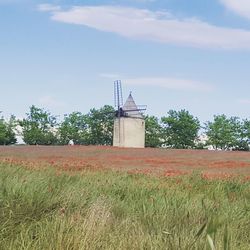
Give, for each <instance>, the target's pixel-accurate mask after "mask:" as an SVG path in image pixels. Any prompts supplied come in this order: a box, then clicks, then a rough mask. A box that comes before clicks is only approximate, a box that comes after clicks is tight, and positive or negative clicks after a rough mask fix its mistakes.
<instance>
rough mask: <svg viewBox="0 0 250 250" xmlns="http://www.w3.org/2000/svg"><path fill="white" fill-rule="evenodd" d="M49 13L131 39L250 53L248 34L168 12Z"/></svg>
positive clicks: (92, 9) (78, 9) (88, 9)
mask: <svg viewBox="0 0 250 250" xmlns="http://www.w3.org/2000/svg"><path fill="white" fill-rule="evenodd" d="M43 9H44V10H45V9H46V8H43ZM47 11H49V12H51V19H52V20H54V21H58V22H64V23H70V24H77V25H84V26H87V27H91V28H94V29H96V30H100V31H104V32H112V33H115V34H118V35H121V36H124V37H127V38H131V39H140V40H150V41H155V42H161V43H169V44H177V45H181V46H189V47H199V48H216V49H250V31H249V30H244V29H233V28H225V27H219V26H216V25H212V24H209V23H206V22H203V21H201V20H198V19H196V18H190V19H178V18H177V17H175V16H173V15H172V14H171V13H169V12H162V11H150V10H146V9H137V8H128V7H114V6H75V7H72V8H70V9H69V10H59V9H58V10H56V11H55V10H49V8H47Z"/></svg>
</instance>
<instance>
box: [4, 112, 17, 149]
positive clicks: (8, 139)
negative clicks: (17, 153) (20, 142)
mask: <svg viewBox="0 0 250 250" xmlns="http://www.w3.org/2000/svg"><path fill="white" fill-rule="evenodd" d="M15 127H16V119H15V117H14V116H11V117H10V119H9V121H5V120H4V118H3V117H2V118H0V145H10V144H15V143H16V141H17V140H16V135H15Z"/></svg>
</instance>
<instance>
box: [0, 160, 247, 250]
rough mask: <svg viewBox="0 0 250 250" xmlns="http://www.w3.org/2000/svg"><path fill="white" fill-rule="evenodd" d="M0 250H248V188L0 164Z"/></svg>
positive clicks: (195, 180)
mask: <svg viewBox="0 0 250 250" xmlns="http://www.w3.org/2000/svg"><path fill="white" fill-rule="evenodd" d="M0 222H1V223H0V249H18V250H19V249H46V250H47V249H58V250H59V249H60V250H61V249H197V250H201V249H213V248H214V247H215V249H223V250H226V249H233V250H234V249H237V250H238V249H249V246H250V183H249V182H243V181H241V180H240V179H238V180H237V179H232V180H230V181H223V180H214V181H208V180H203V179H201V178H200V175H199V174H194V175H192V176H184V177H183V176H182V177H175V178H169V177H168V178H157V177H147V176H144V175H132V174H125V173H117V172H111V171H109V172H102V171H100V172H90V171H86V172H78V173H75V174H69V173H61V174H59V175H58V173H56V172H55V171H54V170H52V169H45V170H39V171H38V170H28V169H25V168H23V167H18V166H15V165H6V164H0Z"/></svg>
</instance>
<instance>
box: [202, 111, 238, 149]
mask: <svg viewBox="0 0 250 250" xmlns="http://www.w3.org/2000/svg"><path fill="white" fill-rule="evenodd" d="M242 129H243V127H242V123H241V121H240V120H239V118H238V117H230V118H227V116H226V115H224V114H223V115H215V116H214V121H212V122H207V123H206V127H205V130H206V135H207V136H208V142H207V144H209V145H212V146H213V147H214V148H216V149H223V150H227V149H230V148H240V147H242V146H243V141H242V137H243V130H242Z"/></svg>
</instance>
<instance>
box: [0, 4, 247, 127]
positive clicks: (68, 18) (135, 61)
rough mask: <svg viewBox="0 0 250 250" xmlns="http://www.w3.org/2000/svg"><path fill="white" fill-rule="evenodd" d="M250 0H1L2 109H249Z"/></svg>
mask: <svg viewBox="0 0 250 250" xmlns="http://www.w3.org/2000/svg"><path fill="white" fill-rule="evenodd" d="M249 66H250V1H249V0H202V1H200V0H188V1H187V0H164V1H163V0H124V1H119V0H118V1H114V0H102V1H99V0H92V1H88V0H71V1H69V0H54V1H53V0H51V1H40V0H36V1H35V0H0V91H1V92H0V111H3V115H4V116H6V117H7V116H9V115H10V114H14V115H16V116H17V117H19V118H20V117H24V116H25V114H26V113H27V112H28V111H29V107H30V106H31V105H36V106H38V107H41V108H44V109H46V110H49V111H50V112H51V113H52V114H54V115H57V116H58V117H59V118H62V117H63V115H64V114H69V113H71V112H73V111H80V112H82V113H87V112H88V111H89V110H90V109H91V108H94V107H95V108H100V107H102V106H104V105H106V104H107V105H113V104H114V97H113V82H114V81H115V80H118V79H119V80H121V81H122V86H123V98H124V101H125V99H126V98H127V96H128V95H129V92H130V91H132V95H133V97H134V99H135V101H136V103H137V104H141V105H147V111H146V114H149V115H155V116H158V117H161V116H165V115H167V112H168V111H169V110H170V109H174V110H181V109H186V110H188V111H189V112H190V113H191V114H192V115H194V116H196V117H198V118H199V119H200V121H201V122H206V121H208V120H209V121H211V120H212V119H213V116H214V115H218V114H226V115H227V116H238V117H240V118H249V106H250V84H249V83H250V68H249Z"/></svg>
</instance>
